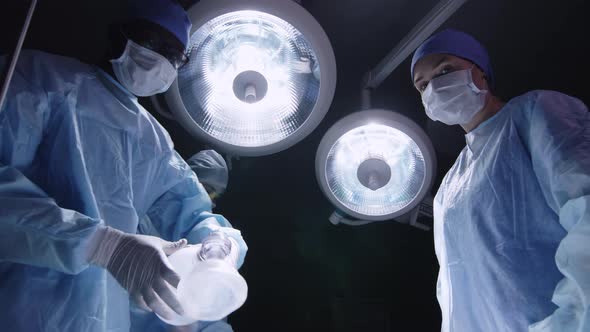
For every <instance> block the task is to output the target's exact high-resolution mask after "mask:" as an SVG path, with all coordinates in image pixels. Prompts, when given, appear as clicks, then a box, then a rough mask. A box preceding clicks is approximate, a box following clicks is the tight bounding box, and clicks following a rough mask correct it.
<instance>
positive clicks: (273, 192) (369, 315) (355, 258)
mask: <svg viewBox="0 0 590 332" xmlns="http://www.w3.org/2000/svg"><path fill="white" fill-rule="evenodd" d="M2 3H3V4H4V5H5V8H4V9H2V10H0V28H1V30H0V31H1V32H0V51H2V52H5V51H7V50H9V49H10V48H11V47H12V46H13V45H14V42H15V41H16V38H17V34H18V32H19V28H20V23H21V22H22V19H23V18H24V13H25V12H26V8H27V4H26V3H23V2H22V1H20V0H4V1H3V2H2ZM435 3H436V1H435V0H426V1H410V0H387V1H386V0H363V1H358V0H341V1H332V0H330V1H326V0H323V1H322V0H305V1H304V3H303V4H304V5H305V7H306V8H307V9H308V10H309V11H310V12H311V13H312V14H313V15H314V16H315V17H316V18H317V19H318V21H319V22H320V24H322V26H323V27H324V29H325V30H326V32H327V33H328V36H329V37H330V39H331V41H332V44H333V47H334V51H335V53H336V58H337V65H338V85H337V91H336V95H335V98H334V101H333V104H332V107H331V108H330V111H329V112H328V114H327V115H326V117H325V119H324V121H323V122H322V123H321V124H320V125H319V126H318V128H317V129H316V130H315V131H314V132H313V133H312V134H311V135H310V136H309V137H307V138H306V139H304V140H303V141H302V142H300V143H299V144H297V145H296V146H294V147H292V148H290V149H288V150H286V151H283V152H280V153H277V154H275V155H271V156H265V157H258V158H241V159H239V160H237V159H233V161H232V165H233V167H232V170H231V173H230V183H229V187H228V192H227V193H226V194H225V195H224V196H223V197H222V198H221V200H220V201H219V204H218V212H220V213H222V214H224V215H225V216H226V217H227V218H228V219H229V220H230V221H231V222H232V223H233V224H234V226H236V227H237V228H239V229H241V230H242V232H243V235H244V238H245V239H246V241H247V242H248V245H249V247H250V250H249V254H248V256H247V258H246V263H245V265H244V267H243V269H242V273H243V275H244V276H245V278H246V280H247V281H248V283H249V288H250V291H249V298H248V301H247V302H246V304H245V305H244V307H242V308H241V309H240V310H238V311H237V312H236V313H235V314H233V315H232V316H231V317H230V322H231V323H232V325H233V327H234V330H235V331H375V332H377V331H405V330H411V331H436V330H438V329H439V326H440V312H439V309H438V305H437V303H436V298H435V282H436V274H437V271H438V265H437V262H436V257H435V255H434V247H433V241H432V232H424V231H421V230H418V229H414V228H411V227H409V226H406V225H401V224H398V223H395V222H383V223H376V224H371V225H367V226H362V227H358V228H354V227H348V226H333V225H331V224H330V223H329V222H328V220H327V218H328V216H329V215H330V213H331V212H332V211H333V208H332V207H331V205H330V204H329V202H328V200H327V199H326V198H325V197H324V196H323V195H322V193H321V191H320V189H319V187H318V185H317V182H316V179H315V173H314V161H315V151H316V148H317V146H318V144H319V141H320V140H321V138H322V136H323V134H324V133H325V132H326V131H327V130H328V128H329V127H330V126H331V125H333V124H334V123H335V122H336V121H337V120H339V119H341V118H342V117H344V116H346V115H347V114H350V113H352V112H355V111H358V110H359V108H360V85H361V79H362V76H363V74H364V73H365V72H366V71H367V70H369V69H370V68H371V67H372V66H374V65H376V64H377V63H378V62H379V61H380V60H381V58H382V57H383V56H384V55H385V54H386V53H387V52H388V51H389V50H390V49H391V48H392V47H393V46H395V45H396V43H397V42H398V41H399V40H400V39H401V38H403V37H404V36H405V34H406V33H407V32H409V31H410V29H411V28H412V26H413V25H414V24H415V23H416V22H417V21H418V20H419V19H420V18H421V16H422V15H424V14H425V13H426V11H428V10H429V9H430V8H431V7H432V6H433V5H434V4H435ZM123 7H124V2H123V1H120V0H103V1H79V0H52V1H46V0H39V7H38V10H37V12H36V14H35V16H34V19H33V23H32V25H31V29H30V34H29V36H28V38H27V40H26V43H25V46H26V47H29V48H38V49H42V50H46V51H49V52H53V53H59V54H63V55H68V56H73V57H77V58H79V59H81V60H83V61H85V62H94V61H98V60H99V59H101V58H102V55H103V53H104V48H105V46H106V42H107V40H106V27H107V25H108V23H109V22H111V21H115V20H117V19H119V18H121V16H122V10H123ZM587 7H588V6H587V4H585V3H584V1H582V0H571V1H562V2H557V1H533V0H523V1H510V0H499V1H480V0H472V1H469V2H468V3H467V4H466V5H464V7H463V8H461V9H460V10H459V11H458V12H457V13H456V14H455V15H454V16H453V17H452V18H451V19H450V20H449V22H447V23H446V24H445V26H448V27H451V26H452V27H455V28H459V29H463V30H466V31H467V32H470V33H472V34H474V35H475V36H476V37H477V38H478V39H480V40H481V41H482V42H483V43H484V44H485V45H486V46H487V47H488V49H489V52H490V55H491V57H492V61H493V64H494V68H495V72H496V77H497V85H498V86H497V89H496V92H497V94H499V95H500V96H501V97H503V98H504V99H505V100H507V99H509V98H511V97H513V96H517V95H519V94H522V93H524V92H526V91H528V90H531V89H551V90H558V91H562V92H564V93H568V94H571V95H573V96H576V97H578V98H580V99H582V100H583V101H584V102H585V103H586V104H588V103H590V94H589V93H588V83H587V77H588V76H589V75H588V74H589V70H588V69H589V64H588V61H587V59H586V58H587V53H586V49H587V45H586V44H587V41H586V40H587V36H586V34H587V31H590V29H589V27H588V23H587V20H586V13H587V12H588V8H587ZM141 101H142V103H143V104H144V105H145V106H146V107H147V108H148V110H150V111H152V112H153V109H152V108H151V105H150V103H149V100H146V99H142V100H141ZM373 105H374V106H375V107H380V108H387V109H392V110H395V111H398V112H401V113H403V114H405V115H407V116H409V117H410V118H412V119H414V120H415V121H416V122H417V123H419V124H420V125H421V126H423V128H424V129H425V130H426V131H427V133H428V135H429V136H430V137H431V139H432V140H433V143H434V146H435V149H436V152H437V158H438V162H439V163H438V164H439V166H438V175H437V180H436V185H435V188H434V189H433V193H434V192H435V191H436V187H437V186H438V184H439V183H440V181H441V179H442V176H443V175H444V174H445V173H446V171H447V170H448V169H449V168H450V166H451V165H452V163H453V161H454V159H455V157H456V155H457V154H458V153H459V151H460V150H461V149H462V148H463V146H464V145H465V142H464V138H463V133H462V132H461V129H460V128H449V127H446V126H444V125H441V124H440V123H435V122H432V121H430V120H429V119H428V118H427V117H426V116H425V115H424V112H423V110H422V106H421V102H420V98H419V95H418V94H417V92H416V91H415V90H414V89H413V87H412V86H411V80H410V75H409V61H408V60H406V61H405V62H404V63H402V65H401V66H400V67H399V68H398V69H397V70H395V71H394V72H393V73H392V75H391V76H390V77H389V78H388V79H387V80H386V81H385V82H384V83H383V85H382V86H380V87H379V88H378V89H377V90H375V91H374V93H373ZM153 113H154V115H155V116H156V117H157V118H158V119H160V120H161V122H162V124H163V125H164V126H165V127H166V128H167V129H168V130H169V132H170V134H171V137H172V138H173V140H174V142H175V144H176V146H177V149H178V150H179V152H180V153H181V154H182V155H183V156H185V157H189V156H190V155H191V154H193V153H195V152H197V151H198V150H200V149H201V148H204V147H206V144H204V143H203V142H199V141H197V140H195V139H194V138H192V137H191V136H190V135H188V134H187V133H186V132H185V131H184V130H183V129H182V127H181V126H179V125H178V124H177V123H175V122H174V121H169V120H166V119H163V118H162V117H160V116H159V115H157V114H155V112H153Z"/></svg>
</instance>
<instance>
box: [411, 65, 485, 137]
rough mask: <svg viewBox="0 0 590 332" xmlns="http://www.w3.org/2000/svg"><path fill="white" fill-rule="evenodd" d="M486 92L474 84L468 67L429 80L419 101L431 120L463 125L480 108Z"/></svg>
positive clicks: (483, 103)
mask: <svg viewBox="0 0 590 332" xmlns="http://www.w3.org/2000/svg"><path fill="white" fill-rule="evenodd" d="M486 94H487V90H480V89H479V88H478V87H477V86H476V85H475V83H473V77H472V76H471V69H464V70H457V71H454V72H452V73H448V74H445V75H442V76H439V77H437V78H434V79H432V80H431V81H430V83H429V84H428V86H427V87H426V90H424V92H423V93H422V103H423V104H424V108H425V109H426V114H427V115H428V117H429V118H431V119H432V120H434V121H441V122H443V123H445V124H447V125H457V124H460V125H462V124H466V123H469V122H470V121H471V120H473V118H474V117H475V115H476V114H477V113H479V112H480V111H481V110H482V109H483V107H484V106H485V103H486Z"/></svg>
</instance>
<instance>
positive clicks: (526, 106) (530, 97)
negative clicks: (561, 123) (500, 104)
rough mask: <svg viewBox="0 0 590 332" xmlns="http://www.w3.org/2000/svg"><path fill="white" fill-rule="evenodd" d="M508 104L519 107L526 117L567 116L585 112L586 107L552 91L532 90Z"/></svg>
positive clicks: (571, 98)
mask: <svg viewBox="0 0 590 332" xmlns="http://www.w3.org/2000/svg"><path fill="white" fill-rule="evenodd" d="M509 104H515V105H516V106H520V107H519V108H520V109H521V110H524V111H525V112H526V113H527V115H528V116H535V115H549V116H551V115H555V114H563V115H567V114H569V113H571V112H579V111H582V110H585V111H587V110H588V109H587V107H586V105H584V103H583V102H582V101H581V100H579V99H578V98H575V97H572V96H569V95H566V94H564V93H561V92H558V91H552V90H533V91H529V92H527V93H525V94H523V95H521V96H518V97H516V98H513V99H512V100H510V101H509Z"/></svg>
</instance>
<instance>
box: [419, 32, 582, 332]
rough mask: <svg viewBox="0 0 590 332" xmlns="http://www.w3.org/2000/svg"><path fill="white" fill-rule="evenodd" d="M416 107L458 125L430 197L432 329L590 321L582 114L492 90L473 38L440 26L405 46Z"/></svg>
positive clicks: (539, 97)
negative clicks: (457, 141) (450, 161)
mask: <svg viewBox="0 0 590 332" xmlns="http://www.w3.org/2000/svg"><path fill="white" fill-rule="evenodd" d="M411 75H412V80H413V83H414V86H415V87H416V89H417V90H418V91H419V92H420V95H421V97H422V102H423V104H424V108H425V110H426V114H427V115H428V116H429V117H430V118H431V119H432V120H434V121H441V122H443V123H445V124H447V125H449V126H453V125H460V126H461V127H462V128H463V129H464V130H465V132H466V135H465V139H466V143H467V144H466V146H465V148H464V149H463V151H462V152H461V154H460V155H459V157H458V158H457V161H456V162H455V164H454V165H453V167H452V168H451V169H450V170H449V172H448V173H447V175H446V176H445V178H444V180H443V182H442V184H441V186H440V188H439V190H438V193H437V195H436V198H435V203H434V224H435V227H434V239H435V248H436V254H437V257H438V261H439V263H440V271H439V276H438V284H437V297H438V301H439V303H440V306H441V310H442V328H441V330H442V331H445V332H450V331H490V332H500V331H552V332H557V331H560V332H574V331H575V332H582V331H590V312H589V305H590V114H589V112H588V109H587V107H586V106H585V105H584V104H583V103H582V102H581V101H580V100H578V99H576V98H573V97H570V96H567V95H564V94H562V93H559V92H555V91H531V92H528V93H525V94H524V95H522V96H518V97H515V98H512V99H510V100H509V101H507V102H503V101H502V100H501V99H500V98H498V97H497V96H496V95H495V94H494V91H495V90H494V87H495V85H494V83H495V77H494V72H493V70H492V66H491V64H490V59H489V57H488V54H487V52H486V50H485V49H484V47H483V46H482V45H481V44H480V43H479V42H478V41H476V40H475V39H474V38H473V37H471V36H470V35H468V34H466V33H463V32H460V31H456V30H444V31H441V32H439V33H437V34H435V35H434V36H432V37H430V38H429V39H428V40H426V41H425V42H424V43H423V44H422V45H421V46H420V47H419V48H418V49H417V50H416V52H415V54H414V56H413V59H412V65H411Z"/></svg>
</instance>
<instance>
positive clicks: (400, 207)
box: [316, 110, 436, 224]
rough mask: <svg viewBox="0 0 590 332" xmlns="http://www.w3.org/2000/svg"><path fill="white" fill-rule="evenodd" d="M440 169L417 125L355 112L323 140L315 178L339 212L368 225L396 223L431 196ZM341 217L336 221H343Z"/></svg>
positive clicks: (387, 114)
mask: <svg viewBox="0 0 590 332" xmlns="http://www.w3.org/2000/svg"><path fill="white" fill-rule="evenodd" d="M435 169H436V158H435V155H434V149H433V147H432V144H431V142H430V139H429V138H428V136H426V133H424V131H423V130H422V129H421V128H420V127H419V126H418V125H417V124H415V123H414V122H413V121H412V120H410V119H408V118H406V117H405V116H403V115H401V114H399V113H396V112H393V111H387V110H368V111H362V112H357V113H353V114H351V115H349V116H347V117H345V118H343V119H341V120H340V121H338V122H337V123H336V124H334V126H332V128H330V130H328V132H327V133H326V135H325V136H324V138H323V139H322V141H321V143H320V146H319V148H318V151H317V154H316V175H317V180H318V182H319V184H320V187H321V189H322V191H323V192H324V194H325V195H326V197H328V199H329V200H330V201H331V202H332V204H334V206H336V207H337V209H338V211H340V212H342V213H344V214H345V215H347V216H351V217H353V218H355V219H357V220H360V221H354V222H350V223H351V224H358V223H361V224H364V223H367V222H372V221H382V220H390V219H395V218H397V217H399V216H402V215H404V214H406V213H408V212H410V211H412V210H414V209H415V208H416V207H417V206H418V204H419V203H420V202H422V201H423V199H424V198H425V197H426V195H427V194H428V192H429V190H430V188H431V186H432V182H433V180H434V173H435ZM342 213H337V214H335V215H333V216H332V217H331V221H332V222H334V223H338V222H344V221H345V220H346V219H345V218H344V216H342Z"/></svg>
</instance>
